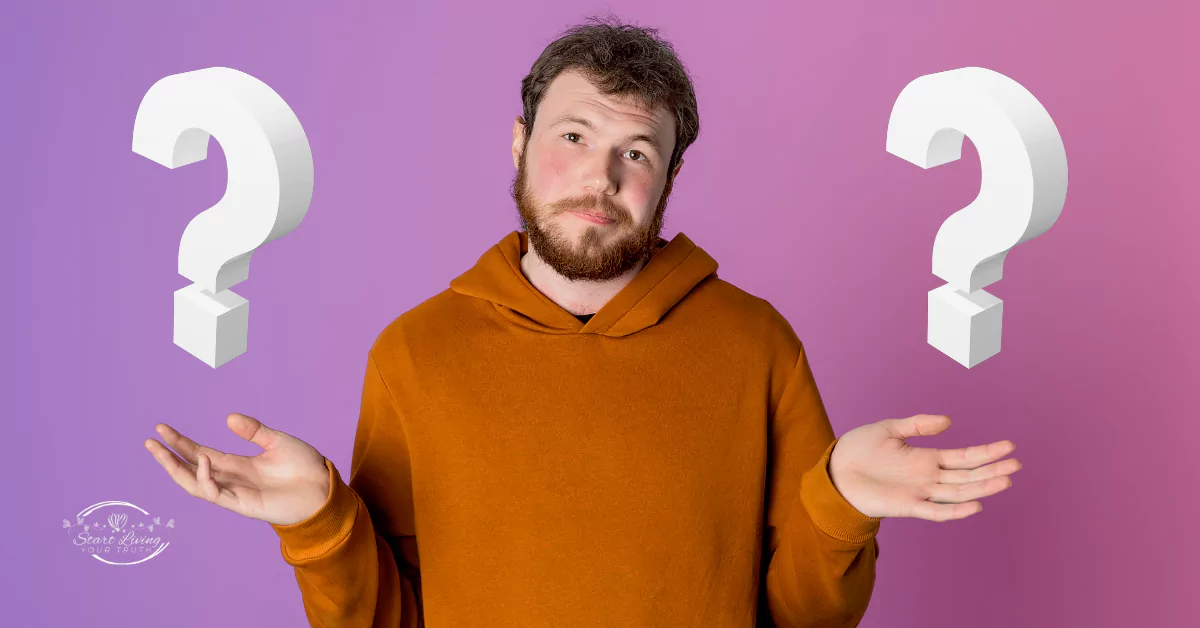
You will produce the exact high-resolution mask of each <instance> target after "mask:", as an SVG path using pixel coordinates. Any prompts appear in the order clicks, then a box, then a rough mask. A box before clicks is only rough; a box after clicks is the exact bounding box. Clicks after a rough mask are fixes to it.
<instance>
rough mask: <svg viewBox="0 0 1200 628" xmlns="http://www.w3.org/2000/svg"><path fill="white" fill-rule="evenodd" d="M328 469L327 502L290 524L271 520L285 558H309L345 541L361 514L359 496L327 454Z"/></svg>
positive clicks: (316, 556)
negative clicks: (310, 513)
mask: <svg viewBox="0 0 1200 628" xmlns="http://www.w3.org/2000/svg"><path fill="white" fill-rule="evenodd" d="M325 468H326V469H328V470H329V495H328V497H326V498H325V504H324V505H322V506H321V508H320V509H318V510H317V511H316V512H315V513H313V514H312V515H311V516H310V517H309V518H307V519H305V520H303V521H297V522H296V523H292V524H288V525H278V524H274V523H272V524H271V528H272V529H274V530H275V533H276V534H278V535H279V539H280V541H281V549H282V551H283V555H284V557H285V558H287V559H289V562H291V561H296V562H300V561H306V560H312V559H314V558H318V557H320V556H323V555H325V554H326V553H328V552H330V551H332V550H333V549H334V548H335V547H337V546H338V545H340V544H342V543H343V542H345V540H346V539H347V538H349V536H350V531H351V530H352V529H353V528H354V522H355V519H357V515H358V497H357V496H356V495H355V494H354V491H352V490H350V487H349V486H346V483H345V482H343V481H342V477H341V474H339V473H338V471H337V467H335V466H333V462H332V461H331V460H329V459H328V458H325Z"/></svg>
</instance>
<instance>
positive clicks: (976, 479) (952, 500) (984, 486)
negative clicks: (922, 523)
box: [829, 414, 1021, 521]
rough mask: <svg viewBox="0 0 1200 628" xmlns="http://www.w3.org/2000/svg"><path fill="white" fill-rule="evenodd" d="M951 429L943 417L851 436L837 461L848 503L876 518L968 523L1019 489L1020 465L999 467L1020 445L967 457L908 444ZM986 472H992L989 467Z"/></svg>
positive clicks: (836, 477)
mask: <svg viewBox="0 0 1200 628" xmlns="http://www.w3.org/2000/svg"><path fill="white" fill-rule="evenodd" d="M948 427H950V417H948V416H946V415H943V414H918V415H916V416H911V417H909V418H907V419H884V420H882V421H879V422H878V423H869V424H867V425H863V426H860V427H857V428H854V429H853V430H850V431H849V432H846V433H845V434H844V435H842V437H841V438H839V439H838V442H837V444H836V445H834V448H833V452H832V453H831V454H830V458H829V477H830V478H831V479H832V480H833V485H834V487H836V488H837V490H838V492H839V493H841V494H842V497H843V498H844V499H845V500H846V501H847V502H849V503H850V505H852V506H854V507H855V508H856V509H857V510H858V511H859V512H861V513H863V514H864V515H866V516H868V517H917V518H920V519H927V520H929V521H946V520H948V519H962V518H964V517H968V516H970V515H973V514H975V513H977V512H979V511H980V510H983V504H981V503H979V502H978V501H974V500H977V499H979V498H981V497H986V496H988V495H994V494H996V493H999V492H1000V491H1002V490H1004V489H1006V488H1008V487H1009V486H1012V478H1010V477H1009V475H1011V474H1012V473H1015V472H1016V471H1017V470H1019V469H1020V468H1021V463H1020V462H1018V461H1017V460H1016V459H1015V458H1013V459H1009V460H1004V461H1001V462H995V461H996V460H999V459H1001V458H1003V457H1004V456H1007V455H1008V454H1010V453H1012V451H1013V449H1015V448H1016V445H1014V444H1013V442H1012V441H1008V440H1003V441H998V442H995V443H991V444H989V445H977V446H974V447H965V448H962V449H925V448H920V447H913V446H911V445H909V444H908V443H906V442H904V439H905V438H908V437H910V436H931V435H933V434H938V433H940V432H943V431H945V430H946V428H948ZM985 465H986V466H985Z"/></svg>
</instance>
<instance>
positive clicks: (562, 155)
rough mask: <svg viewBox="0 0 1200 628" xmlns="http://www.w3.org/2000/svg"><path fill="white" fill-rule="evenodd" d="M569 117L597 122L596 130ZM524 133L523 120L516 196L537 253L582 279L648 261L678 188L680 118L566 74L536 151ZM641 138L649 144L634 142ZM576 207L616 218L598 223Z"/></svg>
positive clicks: (549, 100) (517, 127) (545, 108)
mask: <svg viewBox="0 0 1200 628" xmlns="http://www.w3.org/2000/svg"><path fill="white" fill-rule="evenodd" d="M563 116H573V117H576V118H581V119H585V120H588V121H590V122H591V123H592V128H589V127H588V126H587V125H585V124H583V123H580V122H578V121H561V120H560V118H561V117H563ZM524 133H525V128H524V125H523V124H522V123H521V122H520V121H519V120H518V121H517V122H515V123H514V125H513V149H512V150H513V163H514V164H515V165H516V167H517V174H516V177H515V179H514V180H513V190H512V195H513V200H515V201H516V203H517V211H518V212H519V213H520V216H521V219H522V222H523V223H524V227H525V229H526V231H527V232H528V237H529V244H530V247H531V248H532V249H533V250H534V251H536V253H537V255H538V257H540V258H541V259H542V260H543V261H544V262H546V264H547V265H549V266H550V267H551V268H553V269H554V270H555V271H556V272H558V274H560V275H562V276H563V277H566V278H567V279H570V280H573V281H578V280H586V281H602V280H606V279H613V278H615V277H618V276H620V275H621V274H622V273H624V272H626V271H628V270H629V269H631V268H633V267H635V266H637V264H639V263H640V262H642V261H643V260H645V259H646V258H647V257H648V256H649V255H650V253H651V250H652V248H653V245H654V244H655V242H657V241H658V238H659V235H660V233H661V231H662V226H663V212H664V210H665V209H666V205H667V197H668V196H670V193H671V184H672V183H673V182H674V174H672V176H671V177H670V178H669V179H668V177H667V176H666V175H667V173H666V169H667V162H668V161H669V160H670V158H671V151H672V149H673V148H674V146H675V119H674V117H673V116H672V115H671V114H670V113H668V112H667V111H665V110H662V109H660V110H658V111H654V112H647V111H645V110H643V109H640V108H638V107H637V106H636V105H634V104H632V103H626V102H623V101H619V100H613V99H610V98H608V97H605V96H602V95H600V94H599V93H598V92H597V91H596V89H595V88H594V87H593V86H592V84H591V83H589V82H588V81H587V80H586V79H585V78H583V76H582V75H580V74H578V73H576V72H573V71H566V72H563V73H561V74H559V75H558V77H556V78H555V79H554V81H553V82H551V83H550V86H549V87H548V88H547V89H546V95H545V97H544V99H543V100H542V102H541V104H540V106H539V107H538V112H537V116H536V118H535V120H534V129H533V134H532V136H531V137H530V138H529V145H528V146H525V145H524V143H525V141H524V140H525V135H524ZM633 135H645V136H648V137H649V138H650V139H649V140H646V139H629V136H633ZM682 165H683V160H680V162H679V166H682ZM678 171H679V167H678V166H677V167H676V168H675V172H678ZM576 211H582V212H594V213H597V214H600V215H602V216H605V217H607V218H608V219H609V220H608V221H607V222H604V223H596V222H593V221H590V220H588V219H586V218H584V217H581V216H579V215H577V214H576V213H575V212H576Z"/></svg>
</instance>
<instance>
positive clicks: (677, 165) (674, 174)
mask: <svg viewBox="0 0 1200 628" xmlns="http://www.w3.org/2000/svg"><path fill="white" fill-rule="evenodd" d="M682 167H683V158H682V157H680V158H679V163H677V164H675V172H672V173H671V178H675V176H676V175H678V174H679V169H680V168H682Z"/></svg>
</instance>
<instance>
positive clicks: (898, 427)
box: [881, 414, 950, 438]
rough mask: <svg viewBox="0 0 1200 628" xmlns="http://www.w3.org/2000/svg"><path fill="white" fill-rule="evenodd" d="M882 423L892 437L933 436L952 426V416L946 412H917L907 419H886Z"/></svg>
mask: <svg viewBox="0 0 1200 628" xmlns="http://www.w3.org/2000/svg"><path fill="white" fill-rule="evenodd" d="M881 423H883V424H884V426H886V427H887V429H888V432H890V434H891V436H892V438H909V437H911V436H933V435H934V434H940V433H942V432H944V431H946V429H947V428H949V427H950V417H948V416H946V415H944V414H916V415H913V416H910V417H908V418H907V419H886V420H884V421H881Z"/></svg>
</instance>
